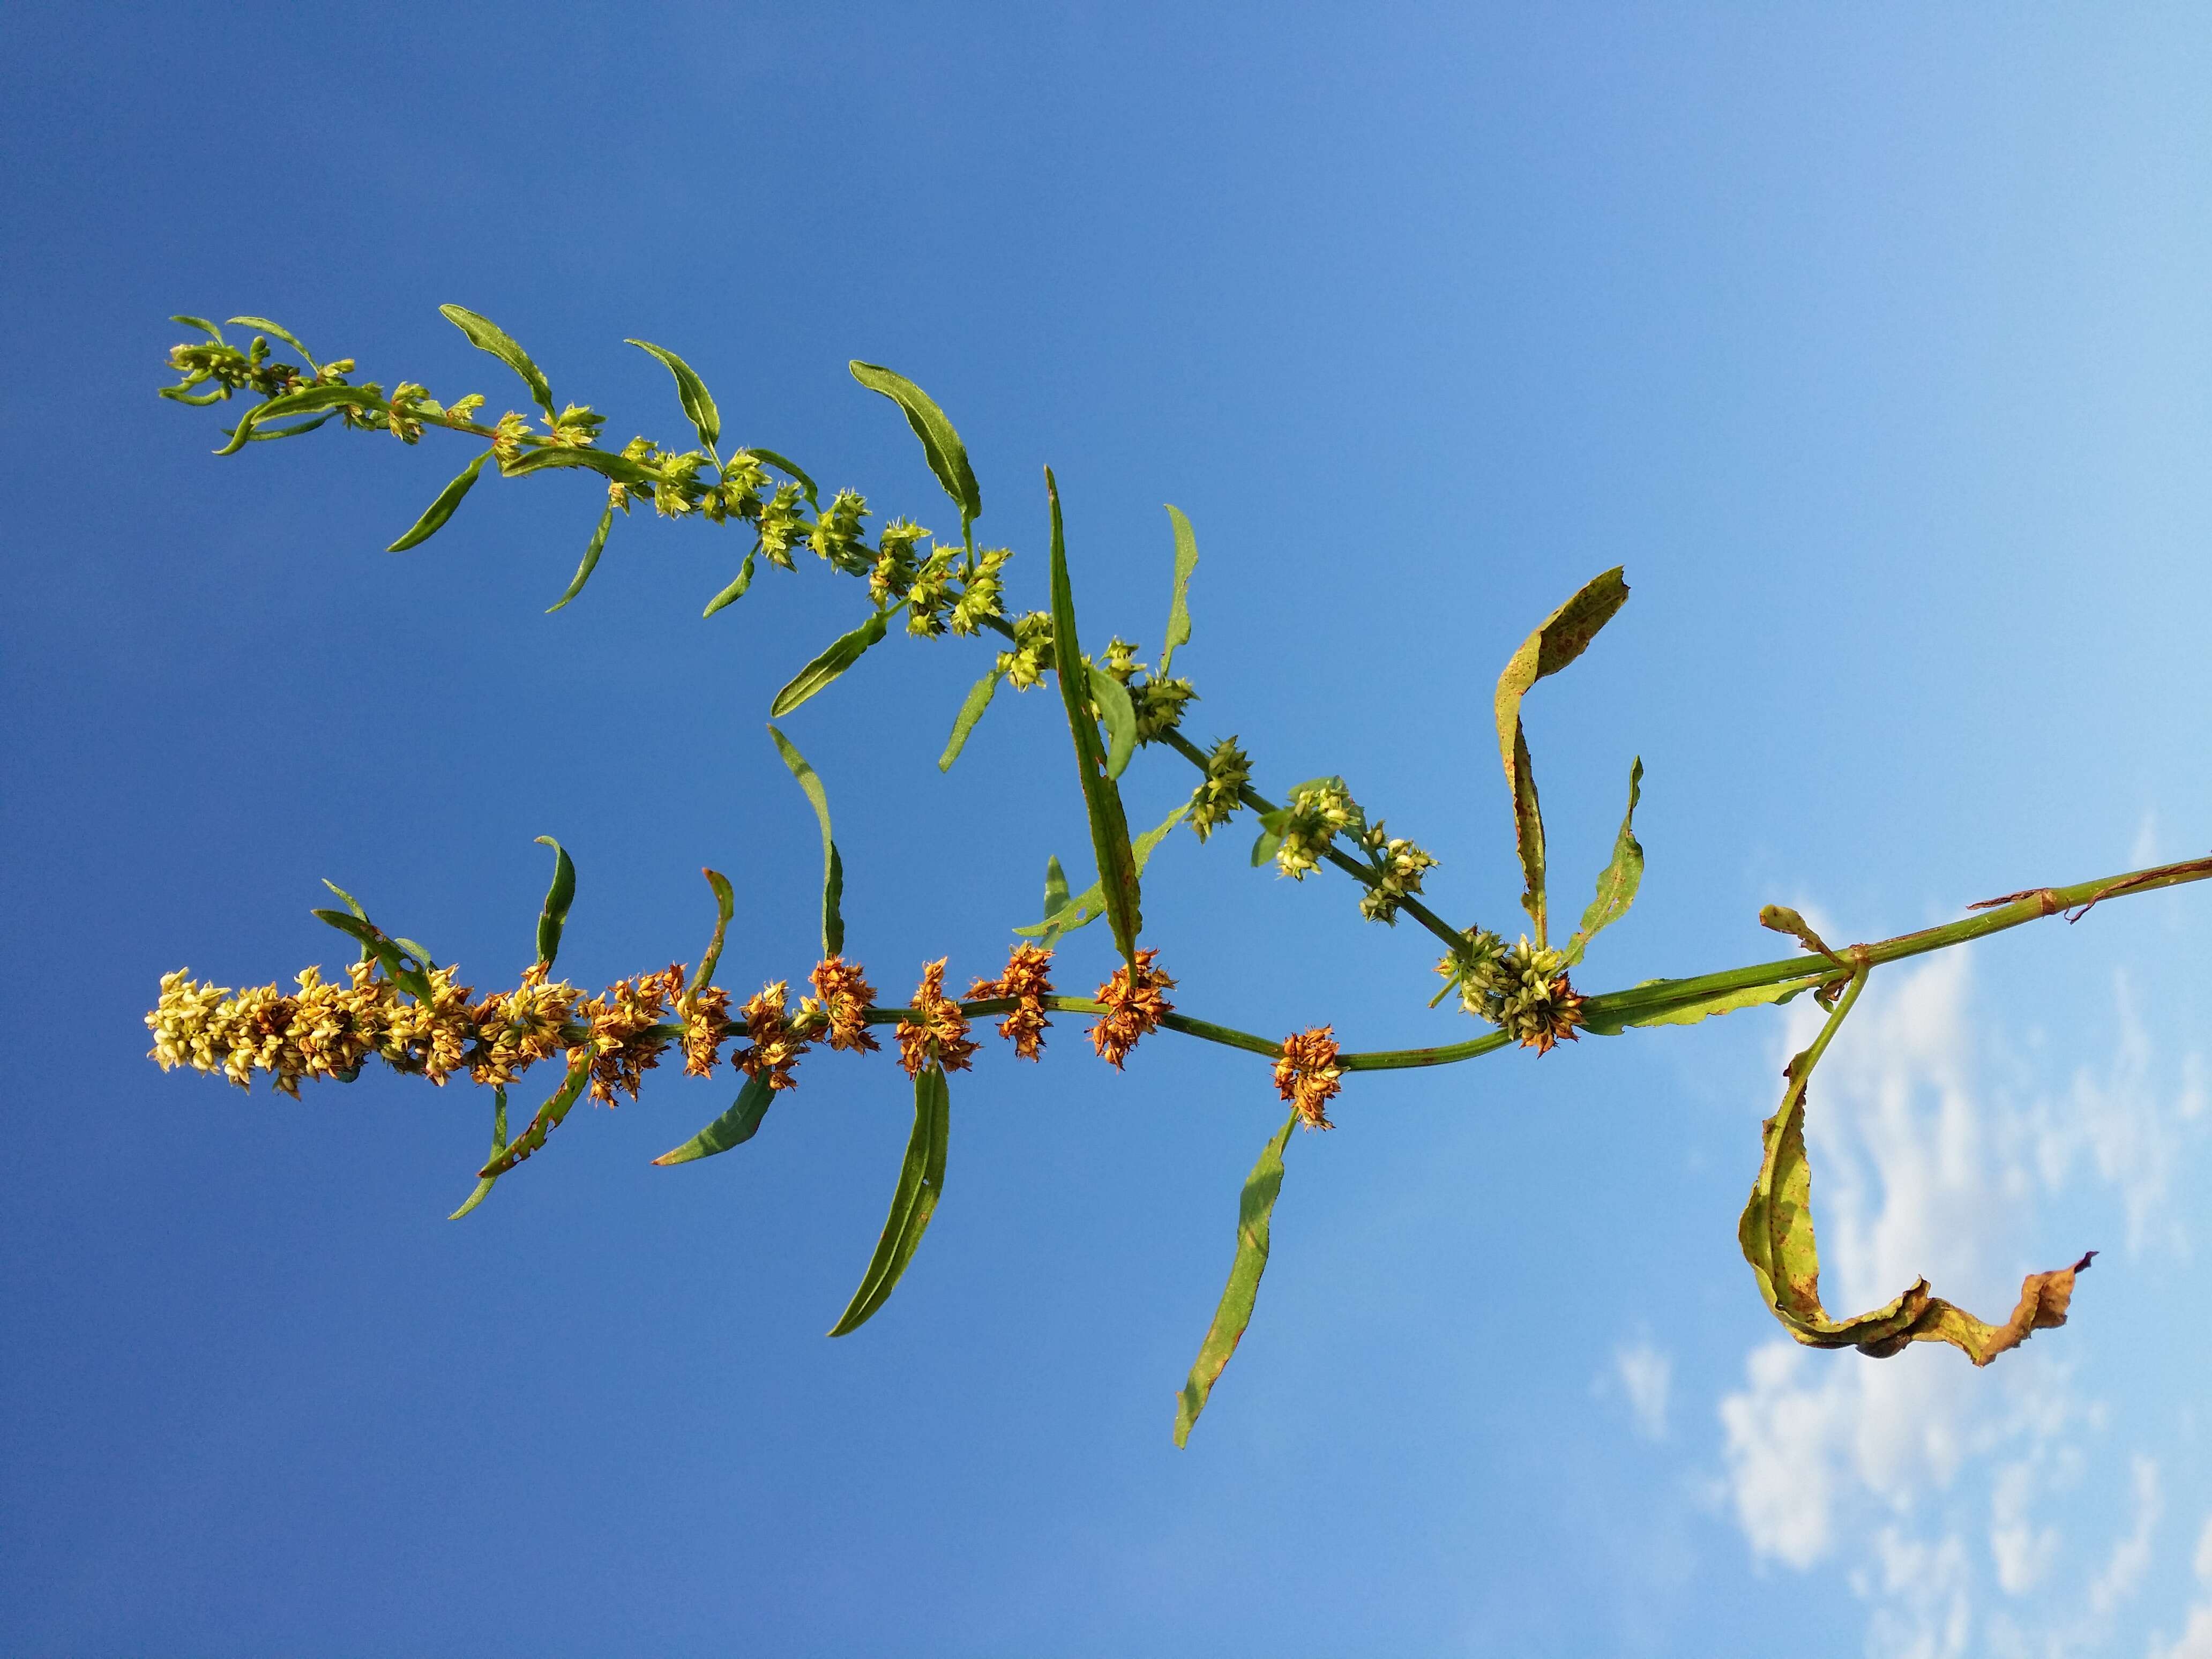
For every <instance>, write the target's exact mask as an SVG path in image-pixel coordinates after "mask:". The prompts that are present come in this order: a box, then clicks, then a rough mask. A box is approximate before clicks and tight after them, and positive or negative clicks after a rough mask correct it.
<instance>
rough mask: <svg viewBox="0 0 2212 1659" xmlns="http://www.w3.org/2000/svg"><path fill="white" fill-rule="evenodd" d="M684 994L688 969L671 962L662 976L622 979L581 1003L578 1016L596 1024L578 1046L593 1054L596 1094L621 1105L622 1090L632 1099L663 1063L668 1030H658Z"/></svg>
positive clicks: (608, 1101) (593, 1077)
mask: <svg viewBox="0 0 2212 1659" xmlns="http://www.w3.org/2000/svg"><path fill="white" fill-rule="evenodd" d="M683 994H684V970H683V969H681V968H680V967H678V966H677V965H676V964H675V963H670V964H669V965H668V966H667V967H666V968H665V969H662V970H661V971H660V972H659V973H657V974H641V975H638V976H637V977H636V978H635V979H626V980H622V981H617V983H616V984H615V985H613V986H611V987H609V988H608V991H607V994H606V995H605V996H604V997H593V998H592V1000H590V1001H589V1002H586V1003H583V1004H580V1006H578V1008H577V1010H576V1013H577V1017H578V1018H580V1019H583V1020H584V1021H586V1023H588V1024H589V1025H590V1026H591V1032H590V1035H589V1036H587V1037H586V1039H585V1041H584V1042H582V1043H581V1044H580V1045H578V1046H579V1047H581V1048H587V1049H589V1050H590V1052H591V1056H592V1099H594V1100H596V1101H599V1103H602V1104H603V1105H607V1106H611V1105H613V1104H615V1093H616V1091H617V1090H619V1091H622V1092H623V1093H624V1094H627V1095H628V1096H629V1097H630V1098H631V1099H632V1100H635V1099H636V1098H637V1091H638V1085H640V1084H641V1082H643V1081H644V1079H645V1073H647V1072H649V1071H651V1070H652V1069H653V1067H654V1066H658V1065H659V1064H660V1052H661V1050H662V1049H664V1048H666V1047H667V1046H668V1033H666V1032H665V1031H663V1030H659V1029H658V1028H659V1025H660V1017H661V1015H662V1014H664V1013H665V1012H667V1011H668V1008H669V1006H670V1005H671V1003H673V1002H674V1001H675V1000H677V999H678V997H680V996H682V995H683Z"/></svg>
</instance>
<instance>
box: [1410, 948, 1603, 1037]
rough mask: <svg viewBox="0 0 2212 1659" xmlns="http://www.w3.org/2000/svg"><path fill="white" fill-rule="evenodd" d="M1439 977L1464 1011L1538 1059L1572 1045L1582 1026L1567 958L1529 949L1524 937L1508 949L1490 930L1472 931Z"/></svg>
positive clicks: (1443, 963)
mask: <svg viewBox="0 0 2212 1659" xmlns="http://www.w3.org/2000/svg"><path fill="white" fill-rule="evenodd" d="M1437 972H1438V973H1439V974H1441V975H1443V976H1444V978H1445V980H1446V981H1447V982H1448V983H1449V984H1450V985H1451V986H1453V987H1456V989H1457V990H1458V992H1459V1000H1460V1006H1461V1007H1462V1008H1464V1009H1465V1010H1466V1011H1467V1012H1468V1013H1470V1014H1474V1015H1476V1016H1478V1017H1479V1018H1483V1019H1486V1020H1488V1021H1489V1022H1490V1023H1491V1024H1492V1025H1495V1026H1498V1027H1499V1028H1500V1029H1502V1030H1504V1031H1506V1032H1507V1033H1508V1034H1509V1035H1510V1036H1512V1038H1513V1039H1514V1041H1516V1042H1518V1043H1520V1044H1521V1045H1522V1047H1523V1048H1534V1049H1535V1050H1536V1051H1537V1052H1538V1053H1539V1054H1542V1053H1546V1052H1547V1051H1548V1050H1549V1049H1551V1048H1552V1047H1553V1045H1554V1044H1556V1043H1558V1042H1560V1041H1562V1040H1565V1041H1566V1042H1573V1041H1574V1040H1575V1028H1576V1027H1577V1026H1578V1025H1580V1024H1582V1023H1583V1012H1582V1006H1583V999H1582V997H1581V995H1580V994H1577V991H1576V990H1575V988H1574V987H1573V986H1572V985H1571V983H1569V982H1568V978H1567V958H1566V955H1565V952H1564V951H1553V950H1548V949H1546V948H1544V947H1542V946H1541V945H1531V944H1530V943H1529V942H1528V939H1527V938H1526V937H1525V936H1524V937H1523V938H1522V939H1521V940H1520V942H1519V943H1517V944H1515V945H1507V944H1506V943H1505V942H1504V940H1503V939H1499V938H1498V935H1497V934H1495V933H1492V932H1490V931H1489V930H1488V929H1487V928H1476V927H1470V928H1469V929H1468V933H1467V943H1466V944H1465V945H1462V947H1461V948H1460V949H1459V950H1457V951H1453V952H1452V953H1451V954H1450V955H1449V956H1447V957H1444V958H1443V960H1442V961H1440V962H1438V963H1437Z"/></svg>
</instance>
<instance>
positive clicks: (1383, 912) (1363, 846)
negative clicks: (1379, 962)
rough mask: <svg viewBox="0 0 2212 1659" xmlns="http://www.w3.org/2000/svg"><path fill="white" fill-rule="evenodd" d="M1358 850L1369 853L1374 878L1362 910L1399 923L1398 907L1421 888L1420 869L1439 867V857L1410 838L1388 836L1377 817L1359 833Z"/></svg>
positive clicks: (1375, 918) (1368, 915)
mask: <svg viewBox="0 0 2212 1659" xmlns="http://www.w3.org/2000/svg"><path fill="white" fill-rule="evenodd" d="M1359 850H1360V851H1361V852H1363V853H1364V854H1367V861H1368V863H1369V864H1370V865H1371V866H1373V867H1374V871H1375V878H1374V880H1373V881H1372V882H1371V883H1370V884H1369V885H1368V889H1367V891H1366V892H1365V893H1364V895H1363V896H1361V898H1360V901H1359V914H1360V915H1363V916H1364V917H1366V918H1367V920H1368V921H1383V922H1388V923H1389V924H1390V925H1391V926H1392V927H1396V926H1397V925H1398V907H1399V906H1400V905H1401V904H1402V903H1404V902H1405V901H1406V899H1407V896H1408V895H1410V894H1413V893H1418V892H1419V891H1420V890H1421V872H1423V871H1425V870H1433V869H1435V868H1436V865H1437V861H1436V860H1434V859H1433V858H1431V857H1430V856H1429V855H1428V854H1426V853H1425V852H1423V851H1422V850H1421V849H1420V848H1418V847H1416V846H1414V845H1413V842H1410V841H1406V840H1404V839H1402V838H1401V837H1398V836H1386V835H1385V834H1383V820H1382V819H1380V818H1377V819H1376V820H1375V822H1374V823H1373V824H1372V825H1371V826H1370V827H1369V828H1368V829H1367V830H1366V832H1365V833H1364V834H1363V835H1362V836H1360V837H1359Z"/></svg>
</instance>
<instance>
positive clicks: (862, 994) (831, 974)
mask: <svg viewBox="0 0 2212 1659" xmlns="http://www.w3.org/2000/svg"><path fill="white" fill-rule="evenodd" d="M808 977H809V978H810V979H811V980H812V981H813V982H814V991H815V994H816V995H817V996H818V997H820V998H821V999H822V1001H821V1004H820V1006H821V1011H822V1018H823V1020H824V1022H825V1023H826V1024H827V1026H828V1029H829V1046H830V1047H831V1048H837V1049H848V1050H850V1051H852V1052H853V1053H855V1054H872V1053H873V1052H874V1051H875V1050H876V1049H878V1048H881V1047H882V1046H883V1045H882V1044H880V1043H878V1042H877V1041H876V1038H875V1034H874V1033H873V1032H872V1031H871V1030H868V1022H867V1012H868V1005H869V1004H870V1003H872V1002H873V1001H874V1000H876V987H874V986H872V985H871V984H869V983H868V979H867V975H866V974H864V973H863V972H861V970H860V963H857V962H850V963H848V962H847V961H846V960H845V958H844V957H830V958H829V960H828V961H826V962H820V963H816V964H815V967H814V971H813V972H812V973H811V975H808Z"/></svg>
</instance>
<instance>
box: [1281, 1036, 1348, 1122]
mask: <svg viewBox="0 0 2212 1659" xmlns="http://www.w3.org/2000/svg"><path fill="white" fill-rule="evenodd" d="M1341 1076H1343V1073H1342V1072H1341V1071H1340V1070H1339V1069H1338V1067H1337V1064H1336V1036H1335V1027H1334V1026H1330V1025H1316V1026H1314V1027H1313V1028H1312V1029H1311V1030H1304V1031H1297V1032H1294V1033H1292V1034H1291V1036H1286V1037H1285V1038H1284V1039H1283V1057H1282V1058H1281V1059H1280V1060H1277V1061H1276V1062H1275V1088H1276V1090H1277V1091H1278V1092H1279V1093H1280V1094H1281V1095H1282V1097H1283V1098H1284V1099H1285V1100H1287V1101H1289V1102H1290V1103H1291V1104H1292V1105H1293V1106H1295V1107H1297V1109H1298V1116H1299V1117H1300V1118H1302V1119H1304V1122H1305V1127H1307V1128H1309V1129H1334V1127H1336V1126H1335V1125H1334V1123H1331V1122H1330V1121H1328V1103H1329V1102H1330V1101H1332V1100H1334V1099H1335V1098H1336V1096H1337V1091H1338V1090H1339V1088H1340V1086H1341V1085H1339V1084H1338V1082H1337V1079H1339V1078H1340V1077H1341Z"/></svg>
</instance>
